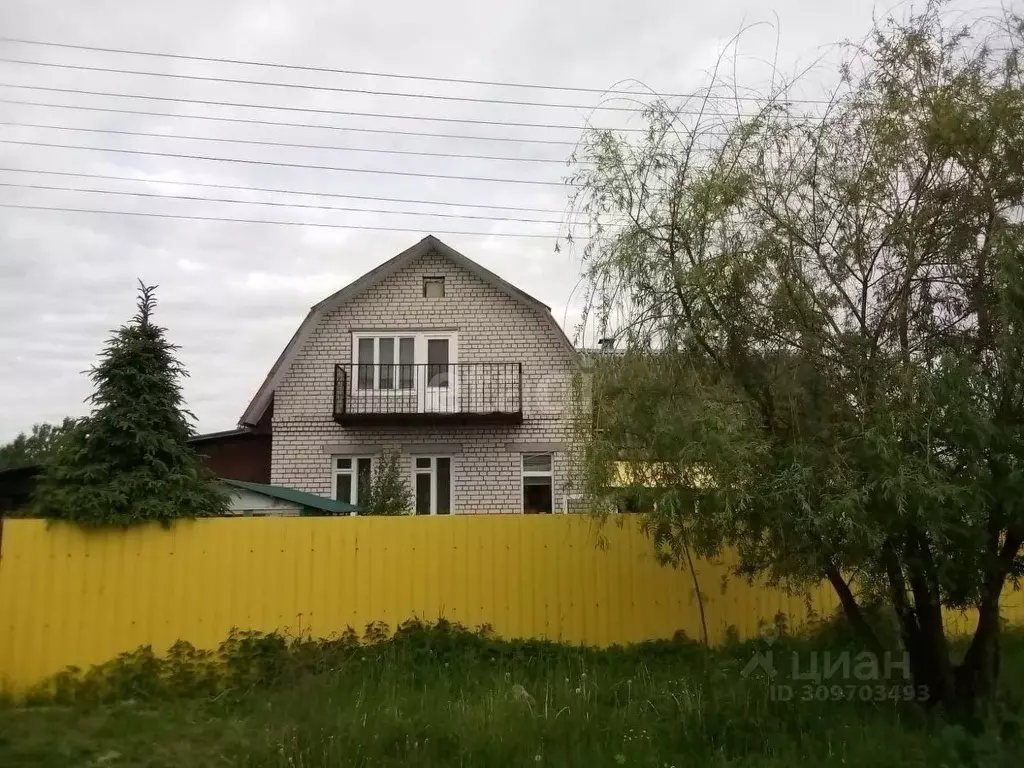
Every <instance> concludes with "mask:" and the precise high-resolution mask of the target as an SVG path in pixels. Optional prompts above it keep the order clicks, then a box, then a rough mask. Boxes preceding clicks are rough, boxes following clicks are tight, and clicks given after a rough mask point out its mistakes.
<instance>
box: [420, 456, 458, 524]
mask: <svg viewBox="0 0 1024 768" xmlns="http://www.w3.org/2000/svg"><path fill="white" fill-rule="evenodd" d="M413 495H414V497H415V499H416V514H417V515H448V514H451V511H452V460H451V458H450V457H448V456H417V457H416V458H415V460H414V462H413Z"/></svg>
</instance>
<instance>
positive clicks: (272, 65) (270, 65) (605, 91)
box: [0, 37, 827, 104]
mask: <svg viewBox="0 0 1024 768" xmlns="http://www.w3.org/2000/svg"><path fill="white" fill-rule="evenodd" d="M0 42H5V43H19V44H21V45H39V46H46V47H50V48H65V49H71V50H76V51H95V52H98V53H119V54H125V55H129V56H151V57H155V58H161V59H175V60H178V61H203V62H207V63H211V64H241V65H244V66H249V67H264V68H267V69H286V70H294V71H296V72H320V73H326V74H333V75H358V76H361V77H381V78H388V79H393V80H419V81H421V82H431V83H457V84H460V85H484V86H492V87H498V88H528V89H534V90H542V91H564V92H576V93H596V94H601V95H621V96H643V95H647V94H643V93H637V92H636V91H628V90H621V89H614V88H593V87H590V88H588V87H581V86H566V85H548V84H541V83H516V82H508V81H502V80H469V79H465V78H456V77H430V76H427V75H402V74H395V73H392V72H373V71H367V70H358V69H335V68H331V67H315V66H308V65H301V64H281V63H277V62H267V61H254V60H246V59H229V58H224V57H216V56H187V55H185V54H181V53H160V52H157V51H139V50H131V49H127V48H103V47H100V46H92V45H75V44H72V43H58V42H53V41H48V40H31V39H28V38H17V37H0ZM651 95H656V96H660V97H662V98H670V99H691V98H705V97H707V98H712V99H723V100H726V101H736V100H739V101H761V100H762V99H761V98H760V97H758V96H732V95H725V96H712V95H707V94H702V93H696V92H695V93H665V94H651ZM785 101H787V102H789V103H795V104H825V103H827V101H826V100H824V99H785Z"/></svg>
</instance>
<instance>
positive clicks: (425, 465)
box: [416, 459, 430, 469]
mask: <svg viewBox="0 0 1024 768" xmlns="http://www.w3.org/2000/svg"><path fill="white" fill-rule="evenodd" d="M416 469H430V459H416Z"/></svg>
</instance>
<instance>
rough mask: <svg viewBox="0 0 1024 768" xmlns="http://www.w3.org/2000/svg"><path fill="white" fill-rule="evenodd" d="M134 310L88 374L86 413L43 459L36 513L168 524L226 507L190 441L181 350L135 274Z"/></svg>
mask: <svg viewBox="0 0 1024 768" xmlns="http://www.w3.org/2000/svg"><path fill="white" fill-rule="evenodd" d="M139 286H140V288H139V302H138V308H139V311H138V314H136V315H135V317H133V318H132V320H131V321H130V322H129V323H127V324H125V325H123V326H121V328H120V329H118V330H117V331H116V332H115V333H114V335H113V337H112V338H111V339H110V340H109V341H108V342H107V345H106V348H105V349H104V351H103V352H102V353H101V355H100V360H99V362H98V363H97V364H96V365H94V366H93V368H92V370H91V372H90V374H89V375H90V378H91V379H92V381H93V383H94V385H95V391H94V393H93V394H92V395H91V397H90V398H89V401H90V403H91V404H92V405H93V406H94V408H93V411H92V413H91V414H90V415H89V416H88V417H87V418H85V419H83V420H82V421H81V422H80V423H79V424H78V425H77V426H76V427H75V428H74V429H73V430H71V432H69V433H68V434H67V435H66V436H65V438H64V439H63V440H61V442H60V444H59V446H58V448H57V450H56V451H55V452H54V454H53V456H52V458H51V459H50V460H49V461H47V462H46V465H45V467H44V470H43V474H42V477H41V479H40V484H39V487H38V490H37V493H36V509H37V513H38V514H39V515H41V516H43V517H48V518H58V519H63V520H68V521H72V522H77V523H81V524H84V525H125V526H127V525H131V524H134V523H142V522H149V521H158V522H160V523H163V524H168V523H170V522H171V521H172V520H174V519H176V518H179V517H187V518H191V517H203V516H210V515H218V514H223V513H224V512H225V511H226V508H227V497H226V495H225V494H223V493H222V492H221V491H220V490H219V489H218V488H217V487H216V486H215V485H214V484H213V483H212V482H211V480H212V478H211V477H210V476H209V474H208V473H207V472H206V471H205V470H204V468H203V467H202V465H201V463H200V460H199V456H198V455H197V454H196V452H195V451H194V450H192V448H191V447H190V446H189V444H188V442H187V441H188V438H189V437H190V436H192V434H194V431H193V428H192V421H193V420H194V418H195V417H194V416H193V415H192V414H191V413H190V412H189V411H188V410H186V409H185V408H184V401H183V398H182V393H181V383H180V381H181V378H182V377H185V376H187V375H188V372H187V371H186V370H185V368H184V366H183V365H182V364H181V363H180V362H179V361H178V359H177V357H176V355H175V352H176V350H177V349H178V347H176V346H175V345H173V344H171V343H170V342H168V341H167V339H166V337H165V330H164V329H163V328H161V327H160V326H158V325H156V324H154V322H153V310H154V308H155V307H156V297H155V290H156V287H155V286H147V285H145V284H144V283H142V281H139Z"/></svg>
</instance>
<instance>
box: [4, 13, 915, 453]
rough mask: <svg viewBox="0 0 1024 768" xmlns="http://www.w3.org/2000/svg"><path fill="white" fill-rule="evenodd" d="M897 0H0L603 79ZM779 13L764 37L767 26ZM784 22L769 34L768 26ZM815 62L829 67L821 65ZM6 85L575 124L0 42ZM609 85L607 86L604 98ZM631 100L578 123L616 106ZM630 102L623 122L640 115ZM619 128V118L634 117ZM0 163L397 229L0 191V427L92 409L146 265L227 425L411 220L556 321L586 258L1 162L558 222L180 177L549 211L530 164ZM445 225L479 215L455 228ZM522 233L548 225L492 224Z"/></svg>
mask: <svg viewBox="0 0 1024 768" xmlns="http://www.w3.org/2000/svg"><path fill="white" fill-rule="evenodd" d="M894 5H895V3H892V2H890V3H887V4H879V3H876V2H874V1H873V0H847V2H843V3H837V2H827V3H826V2H821V0H776V2H775V3H774V4H770V5H769V4H765V3H761V2H754V0H718V1H717V2H700V3H698V2H684V3H680V2H675V3H672V2H665V0H634V1H633V2H630V3H622V2H614V1H613V0H591V2H587V3H578V2H575V3H569V2H552V1H551V0H519V2H513V3H472V2H465V3H458V2H446V1H445V0H435V2H431V3H415V2H397V3H386V2H384V3H343V2H337V0H331V1H328V0H287V1H285V0H280V1H277V0H273V1H271V0H263V1H262V2H258V3H255V2H241V1H240V0H214V1H211V0H202V1H200V0H174V2H167V3H150V2H137V1H129V0H60V1H59V2H53V0H2V2H0V35H4V36H11V37H20V38H32V39H37V40H45V41H53V42H63V43H73V44H80V45H88V46H99V47H113V48H127V49H133V50H145V51H156V52H170V53H179V54H188V55H194V56H207V57H217V58H233V59H247V60H258V61H265V62H278V63H287V64H298V65H308V66H318V67H329V68H333V69H346V70H360V71H374V72H389V73H396V74H408V75H426V76H436V77H441V78H463V79H475V80H489V81H502V82H521V83H547V84H552V85H567V86H584V87H596V88H607V87H609V86H612V85H613V84H615V83H617V82H618V81H622V80H627V79H630V78H636V79H638V80H641V81H643V82H644V83H646V84H648V85H649V86H651V87H652V88H655V89H657V90H659V91H661V92H679V91H687V90H688V89H692V88H694V87H698V86H700V85H702V84H704V83H705V82H706V80H707V75H706V73H707V70H708V68H709V67H710V66H711V65H712V64H713V63H714V62H715V60H716V58H717V56H718V54H719V52H720V51H721V50H722V47H723V45H724V44H725V43H726V42H727V41H728V40H729V39H730V38H731V37H732V36H733V35H735V34H736V32H737V31H738V30H739V29H740V28H741V27H743V26H744V25H750V24H752V23H755V22H769V23H770V24H771V25H772V26H771V28H769V27H767V26H765V27H759V28H756V29H754V30H753V31H751V32H750V33H748V34H747V35H746V36H745V38H744V40H743V44H742V48H741V50H742V53H743V58H742V60H741V62H740V68H739V69H738V70H737V71H738V72H739V73H740V79H741V80H742V81H743V82H744V84H747V85H749V86H750V87H754V88H757V87H759V86H761V85H762V84H763V83H764V82H765V78H766V77H767V74H766V73H767V68H766V66H765V65H763V64H762V63H760V60H770V59H771V58H772V57H773V56H774V55H775V50H776V44H778V62H779V66H780V68H781V69H782V71H783V72H785V73H787V74H791V73H794V72H797V71H799V70H800V69H802V68H803V67H804V66H806V65H807V64H809V63H811V62H813V61H814V60H815V59H816V58H817V57H819V56H820V54H821V52H822V50H823V49H824V47H825V46H827V45H829V44H830V43H833V42H835V41H838V40H841V39H843V38H845V37H848V36H857V37H859V36H861V35H862V34H863V33H865V32H866V31H867V30H868V28H869V27H870V24H871V19H872V16H873V15H876V16H877V15H881V14H883V13H884V11H885V10H886V9H887V8H889V7H892V6H894ZM776 32H778V35H776ZM777 38H778V39H777ZM0 58H4V59H23V60H31V61H35V62H51V63H62V64H74V65H84V66H90V67H104V68H116V69H133V70H146V71H151V72H164V73H177V74H189V75H197V76H202V77H211V76H212V77H220V78H224V77H227V78H239V79H249V80H253V79H255V80H272V81H275V82H289V83H299V84H305V85H321V86H330V87H344V88H360V89H369V90H377V91H397V92H405V93H420V94H424V93H431V94H440V95H451V96H461V97H473V98H487V99H511V100H519V101H542V102H545V103H563V104H565V103H570V104H583V105H594V104H597V103H598V102H599V100H600V95H599V94H592V93H573V92H558V91H541V90H527V89H518V88H515V89H513V88H501V87H497V86H482V85H467V84H452V83H432V82H423V81H415V80H401V79H382V78H374V77H367V76H359V75H341V74H328V73H311V72H303V71H295V70H279V69H278V70H275V69H265V68H256V67H244V66H238V65H233V64H220V63H208V62H190V61H181V60H170V59H161V58H152V57H144V56H128V55H120V54H113V53H100V52H92V51H81V50H73V49H62V48H54V47H40V46H34V45H22V44H14V43H2V42H0ZM826 79H827V78H826ZM0 83H2V84H4V86H3V87H0V99H5V100H7V101H8V102H9V101H11V100H18V101H33V102H40V103H46V104H64V105H79V106H90V107H111V108H117V109H134V110H146V111H154V112H166V113H173V114H177V115H183V114H192V115H207V116H216V117H232V118H243V119H261V120H272V121H281V122H289V123H296V122H305V123H321V124H330V125H335V126H347V127H357V128H375V129H386V130H404V131H412V132H433V133H458V134H467V135H475V136H492V137H505V138H520V139H527V138H529V139H542V140H547V141H567V142H573V141H575V140H577V139H578V137H579V133H580V131H579V129H573V128H566V129H554V128H543V129H542V128H516V127H510V126H489V125H475V124H460V123H445V122H427V121H419V120H402V119H387V118H365V117H355V116H344V115H334V114H323V113H308V112H301V111H275V110H256V109H249V108H241V107H234V108H225V107H217V106H209V105H198V104H185V103H180V102H175V101H156V100H154V101H145V100H140V99H129V98H123V97H112V96H88V95H81V94H75V93H66V92H59V91H45V90H29V89H24V88H12V87H10V86H12V85H32V86H46V87H49V88H62V89H79V90H90V91H103V92H110V93H119V94H136V95H145V96H159V97H164V98H168V99H193V100H204V101H214V102H225V101H229V102H236V103H247V104H266V105H277V106H286V107H291V108H293V109H294V108H298V107H302V108H312V109H319V110H334V111H339V110H344V111H362V112H377V113H390V114H396V115H415V116H420V117H442V118H466V119H472V120H490V121H505V122H510V121H515V122H531V123H548V124H552V123H557V124H564V125H570V126H582V125H583V121H584V119H585V117H586V114H587V113H586V112H583V111H580V110H574V109H564V108H547V107H529V106H511V105H500V104H486V103H483V104H482V103H472V102H454V101H441V100H427V99H411V98H403V97H400V96H398V97H396V96H374V95H362V94H352V93H338V92H329V91H316V90H311V89H297V88H278V87H268V86H256V85H239V84H225V83H220V82H202V81H190V80H185V79H170V78H161V77H151V76H144V75H134V74H114V73H102V72H94V71H83V70H74V69H61V68H47V67H42V66H38V65H28V64H15V63H0ZM615 103H616V104H618V105H619V106H622V105H623V102H615ZM629 119H630V115H629V114H628V113H622V112H599V113H596V114H595V116H594V118H593V122H594V123H595V124H599V125H603V126H625V125H628V124H629V123H628V122H627V121H628V120H629ZM634 119H635V118H634ZM0 121H2V122H6V123H10V122H18V123H32V124H37V125H38V124H41V125H53V126H77V127H81V128H102V129H108V130H109V129H113V130H121V131H138V132H145V133H158V134H164V135H171V134H176V135H179V136H182V135H191V136H200V137H213V138H232V139H252V140H259V141H276V142H289V143H301V144H327V145H332V146H337V147H350V148H351V147H363V148H377V149H392V150H404V151H427V152H448V153H463V154H490V155H502V156H513V157H523V158H527V157H529V158H546V159H553V160H559V161H562V160H564V159H565V158H566V156H567V154H568V152H569V151H570V147H568V146H564V145H559V144H553V145H545V144H531V143H524V142H495V141H483V140H479V141H474V140H468V139H461V140H452V139H441V138H427V137H422V136H398V135H383V134H373V133H359V132H344V131H337V130H329V129H323V128H298V127H280V126H265V125H264V126H261V125H252V124H241V123H230V122H215V121H212V120H194V119H193V120H189V119H181V118H177V117H153V116H144V115H126V114H116V113H107V112H101V111H88V110H72V109H60V108H56V107H51V106H26V105H16V104H11V103H6V102H0ZM633 124H634V125H635V124H636V123H635V122H634V123H633ZM0 139H3V140H7V141H19V142H37V143H46V144H64V145H68V144H71V145H76V146H79V147H81V146H92V147H108V148H121V149H132V150H137V151H144V152H164V153H176V154H192V155H203V156H207V157H218V158H239V159H250V160H262V161H271V162H279V163H296V164H303V165H316V166H324V165H328V166H340V167H345V168H363V169H375V170H390V171H405V172H414V173H433V174H449V175H470V176H485V177H490V178H498V179H510V180H511V179H522V180H536V181H547V182H559V181H561V180H562V179H563V178H564V176H565V174H566V168H565V166H564V165H562V164H560V163H533V162H509V161H493V160H476V159H451V158H433V157H417V156H403V155H392V154H379V153H377V154H374V153H363V152H352V151H342V150H335V149H330V150H326V149H324V150H321V149H316V150H313V149H302V148H272V147H265V146H253V145H245V144H230V143H223V142H212V141H194V140H185V139H176V138H174V139H172V138H165V137H163V136H161V137H158V138H143V137H131V136H120V135H110V134H102V133H88V132H79V131H66V130H55V129H52V128H38V127H32V128H28V127H17V126H10V125H6V126H0ZM0 167H2V168H3V169H26V170H32V171H63V172H70V173H78V174H99V175H105V176H120V177H128V178H130V179H138V180H140V181H138V182H126V181H116V180H100V179H89V178H75V177H71V176H58V175H52V174H51V175H44V174H38V173H20V172H13V171H11V170H3V171H0V183H2V184H0V203H16V204H23V205H43V206H57V207H73V208H92V209H96V208H100V209H107V210H118V211H150V212H159V213H164V214H168V213H170V214H185V215H198V216H215V217H231V218H246V219H277V220H289V221H306V222H325V223H327V222H329V223H337V224H353V225H360V226H374V227H399V228H406V229H410V230H412V231H409V232H380V231H365V230H363V231H361V230H347V229H327V228H313V227H292V226H272V225H258V224H239V223H226V222H204V221H188V220H173V219H156V218H143V217H132V216H112V215H98V214H89V213H68V212H48V211H27V210H18V209H10V208H0V360H3V373H2V376H0V440H7V439H10V438H11V437H13V436H14V434H16V433H17V432H18V431H19V430H22V429H27V428H29V427H30V426H31V425H32V424H33V423H34V422H39V421H55V420H59V419H60V418H62V417H63V416H65V415H71V416H78V415H82V414H84V413H85V412H86V411H87V405H86V404H85V403H84V402H83V401H84V399H85V398H86V396H87V395H88V394H89V392H90V391H91V387H90V383H89V381H88V380H87V378H86V377H85V376H84V375H83V373H82V372H83V371H84V370H86V369H87V368H88V367H89V365H90V364H91V363H92V361H93V360H94V358H95V355H96V354H97V353H98V352H99V351H100V350H101V349H102V347H103V343H104V341H105V340H106V338H107V337H108V336H109V332H110V330H111V329H112V328H115V327H116V326H117V325H118V324H120V323H121V322H122V321H124V320H125V319H126V318H128V317H130V316H131V314H132V313H133V302H134V300H135V295H134V294H135V281H136V278H137V277H141V278H142V279H143V280H145V281H146V282H147V283H155V284H158V285H159V286H160V290H159V293H158V297H159V300H160V307H159V310H158V320H159V322H160V323H161V324H163V325H165V326H166V327H167V328H168V329H169V335H170V338H171V340H172V341H174V342H175V343H177V344H179V345H180V346H181V352H180V355H181V359H182V360H183V362H184V363H185V364H186V366H187V367H188V368H189V370H190V371H191V374H192V375H191V378H190V379H189V380H188V382H187V384H186V388H185V392H186V396H187V399H188V404H189V406H190V407H191V409H192V410H193V411H194V412H195V414H196V416H197V417H198V425H197V426H198V428H199V429H200V431H214V430H220V429H228V428H231V427H233V426H234V425H235V423H236V420H237V419H238V417H239V416H240V415H241V413H242V411H243V409H244V408H245V406H246V404H247V403H248V401H249V398H250V397H251V396H252V395H253V393H254V392H255V390H256V388H257V386H258V385H259V383H260V381H261V380H262V379H263V377H264V375H265V374H266V372H267V369H268V368H269V366H270V365H271V364H272V363H273V361H274V359H275V358H276V357H277V355H278V353H279V352H280V350H281V349H282V347H283V346H284V344H285V343H286V341H287V340H288V338H289V337H290V335H291V334H292V333H293V331H294V330H295V328H296V326H297V325H298V324H299V322H300V321H301V319H302V318H303V316H304V315H305V313H306V311H307V309H308V308H309V306H310V305H312V304H314V303H316V302H317V301H319V300H320V299H322V298H323V297H325V296H327V295H328V294H330V293H333V292H334V291H336V290H337V289H339V288H340V287H342V286H343V285H344V284H346V283H347V282H349V281H351V280H353V279H355V278H356V277H358V276H359V275H360V274H362V273H363V272H365V271H367V270H369V269H371V268H372V267H374V266H375V265H377V264H379V263H380V262H382V261H384V260H386V259H388V258H390V257H391V256H393V255H394V254H396V253H397V252H399V251H400V250H402V249H404V248H406V247H408V246H409V245H411V244H412V243H414V242H416V241H417V240H418V239H419V238H420V237H422V236H423V235H424V234H427V233H436V234H438V236H439V237H440V238H441V239H442V240H444V241H445V242H447V243H449V244H450V245H452V246H453V247H455V248H456V249H458V250H460V251H461V252H463V253H464V254H466V255H467V256H469V257H470V258H472V259H475V260H477V261H479V262H481V263H483V264H484V265H485V266H486V267H488V268H489V269H492V270H493V271H495V272H497V273H498V274H499V275H501V276H502V277H504V278H506V279H508V280H509V281H511V282H513V283H515V284H516V285H518V286H520V287H522V288H523V289H524V290H526V291H527V292H529V293H531V294H533V295H535V296H537V297H538V298H540V299H541V300H543V301H544V302H546V303H547V304H550V305H551V306H552V307H553V310H554V313H555V316H556V318H557V319H558V320H559V321H560V322H562V323H563V324H564V325H565V326H566V330H567V331H568V332H569V333H570V335H572V333H573V326H574V324H575V323H576V321H577V319H578V317H579V300H580V299H579V295H578V293H577V294H576V295H575V296H574V295H573V287H574V285H575V284H576V282H577V279H578V272H579V263H578V259H577V258H576V257H575V256H574V255H573V254H572V253H571V252H568V251H563V252H561V253H555V252H554V248H553V247H554V243H555V237H556V235H557V234H558V231H559V230H558V225H555V224H537V223H517V222H498V221H489V220H473V219H443V218H429V217H414V216H400V215H382V214H374V213H352V212H344V211H318V210H309V209H305V210H304V209H295V208H281V207H270V206H257V205H237V204H227V203H208V202H207V203H198V202H193V201H184V200H172V199H167V200H155V199H152V198H144V197H126V196H117V195H100V194H88V193H82V192H57V191H48V190H29V189H24V188H20V187H11V186H4V185H9V184H12V183H13V184H41V185H50V186H63V187H88V188H98V189H107V190H122V191H135V192H145V193H149V194H170V195H202V196H204V197H229V198H238V199H245V200H263V201H271V202H283V203H290V204H296V203H301V204H307V205H331V206H350V207H361V208H386V209H389V210H394V209H404V210H417V211H425V212H444V213H449V214H450V213H462V214H473V215H478V216H479V215H482V216H496V215H505V216H509V217H515V216H518V217H523V218H543V219H558V218H560V214H548V213H523V212H518V213H517V212H510V211H505V212H501V211H493V210H490V211H488V210H479V209H477V210H474V209H470V208H455V207H452V206H451V205H443V206H442V205H415V204H412V203H408V204H400V203H381V202H377V203H374V202H372V201H368V200H359V199H343V198H324V197H321V198H316V197H298V196H295V195H283V194H275V193H254V192H251V191H250V192H240V191H237V190H224V189H212V188H201V187H195V186H192V187H188V186H180V185H171V184H167V183H162V182H167V181H189V182H203V183H206V184H219V185H232V186H242V187H269V188H275V189H289V190H301V191H307V192H309V191H319V192H330V193H332V194H344V195H354V196H357V197H369V196H377V197H389V198H402V199H409V200H435V201H448V202H450V203H488V204H492V205H505V206H516V207H529V208H539V209H549V210H552V211H559V212H561V211H563V210H564V209H565V205H566V200H567V194H566V189H565V188H564V187H563V186H560V185H557V184H556V185H540V184H537V185H534V184H516V183H498V182H481V181H458V180H445V179H432V178H420V177H403V176H399V175H385V174H372V173H353V172H347V171H327V170H319V169H316V170H310V169H295V168H280V167H273V166H260V165H251V164H242V163H228V162H216V161H211V160H195V159H180V158H168V157H152V156H146V155H138V154H124V153H114V152H96V151H84V150H81V149H62V148H53V147H39V146H29V145H24V144H9V143H7V144H4V143H0ZM443 230H458V231H468V232H480V233H485V234H480V235H447V234H440V232H441V231H443ZM499 232H504V233H534V234H542V235H545V236H546V237H544V238H534V239H525V238H512V237H495V236H492V235H493V233H499Z"/></svg>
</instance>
